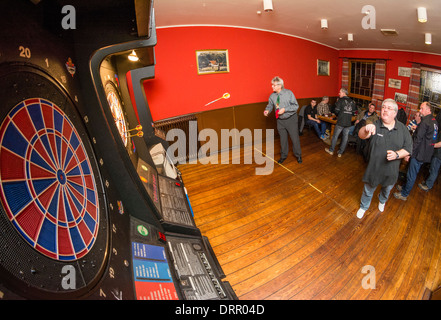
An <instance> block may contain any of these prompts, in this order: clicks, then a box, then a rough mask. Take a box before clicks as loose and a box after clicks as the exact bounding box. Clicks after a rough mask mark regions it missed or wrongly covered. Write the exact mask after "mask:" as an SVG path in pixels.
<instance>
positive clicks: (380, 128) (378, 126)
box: [357, 99, 412, 219]
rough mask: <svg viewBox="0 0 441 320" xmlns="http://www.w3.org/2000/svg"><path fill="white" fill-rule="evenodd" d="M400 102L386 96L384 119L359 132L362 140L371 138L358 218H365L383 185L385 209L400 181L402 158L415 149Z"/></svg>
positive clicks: (381, 197)
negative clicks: (399, 118)
mask: <svg viewBox="0 0 441 320" xmlns="http://www.w3.org/2000/svg"><path fill="white" fill-rule="evenodd" d="M397 113H398V105H397V103H396V102H395V101H394V100H393V99H386V100H384V101H383V104H382V106H381V114H380V119H378V120H377V121H375V122H374V123H372V124H368V125H366V126H364V127H362V128H361V129H360V130H359V131H358V136H359V137H360V139H369V142H368V143H369V151H368V159H369V160H368V164H367V168H366V171H365V173H364V176H363V182H364V188H363V194H362V196H361V200H360V209H358V211H357V217H358V218H359V219H361V218H363V216H364V213H365V212H366V210H367V209H368V208H369V206H370V204H371V200H372V196H373V194H374V192H375V189H376V188H377V187H378V185H381V191H380V194H379V204H378V210H380V212H383V211H384V206H385V204H386V201H387V199H388V198H389V194H390V192H391V190H392V188H393V187H394V185H395V183H396V182H397V180H398V174H399V170H400V164H401V159H403V158H405V157H407V156H408V155H409V154H410V152H411V151H412V138H411V136H410V133H409V130H407V128H406V126H405V125H404V124H402V123H401V122H400V121H397V119H396V116H397Z"/></svg>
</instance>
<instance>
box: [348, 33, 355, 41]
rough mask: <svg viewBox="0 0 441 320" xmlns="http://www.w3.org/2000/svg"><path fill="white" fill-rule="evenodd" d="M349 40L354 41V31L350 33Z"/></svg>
mask: <svg viewBox="0 0 441 320" xmlns="http://www.w3.org/2000/svg"><path fill="white" fill-rule="evenodd" d="M348 41H354V35H353V34H352V33H348Z"/></svg>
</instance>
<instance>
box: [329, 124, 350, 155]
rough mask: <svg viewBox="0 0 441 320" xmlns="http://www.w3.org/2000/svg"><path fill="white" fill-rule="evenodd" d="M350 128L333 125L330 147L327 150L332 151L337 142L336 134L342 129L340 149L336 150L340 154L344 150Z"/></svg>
mask: <svg viewBox="0 0 441 320" xmlns="http://www.w3.org/2000/svg"><path fill="white" fill-rule="evenodd" d="M350 129H351V127H340V126H338V125H336V126H335V129H334V135H333V136H332V141H331V147H330V148H329V151H331V152H334V149H335V145H336V144H337V140H338V136H339V135H340V133H341V132H342V131H343V135H342V138H341V143H340V149H339V150H338V153H340V154H342V153H343V152H345V149H346V145H347V144H348V135H349V130H350Z"/></svg>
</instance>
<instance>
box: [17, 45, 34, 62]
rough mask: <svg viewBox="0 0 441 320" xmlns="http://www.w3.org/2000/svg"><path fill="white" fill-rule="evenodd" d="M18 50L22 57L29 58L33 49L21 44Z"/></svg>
mask: <svg viewBox="0 0 441 320" xmlns="http://www.w3.org/2000/svg"><path fill="white" fill-rule="evenodd" d="M18 51H20V57H22V58H27V59H30V58H31V49H29V48H25V47H23V46H19V47H18Z"/></svg>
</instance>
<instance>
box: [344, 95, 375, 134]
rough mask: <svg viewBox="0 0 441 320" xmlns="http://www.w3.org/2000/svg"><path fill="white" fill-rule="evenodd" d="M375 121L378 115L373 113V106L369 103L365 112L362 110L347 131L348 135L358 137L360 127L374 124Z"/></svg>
mask: <svg viewBox="0 0 441 320" xmlns="http://www.w3.org/2000/svg"><path fill="white" fill-rule="evenodd" d="M363 120H364V121H363ZM377 120H378V114H377V112H376V111H375V104H373V103H372V102H371V103H369V106H368V108H367V110H364V111H362V112H361V113H359V114H358V116H357V120H355V122H354V125H353V126H352V127H351V129H350V130H349V134H351V135H354V136H355V135H358V130H360V128H361V127H364V126H365V125H367V124H369V123H374V122H375V121H377Z"/></svg>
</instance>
